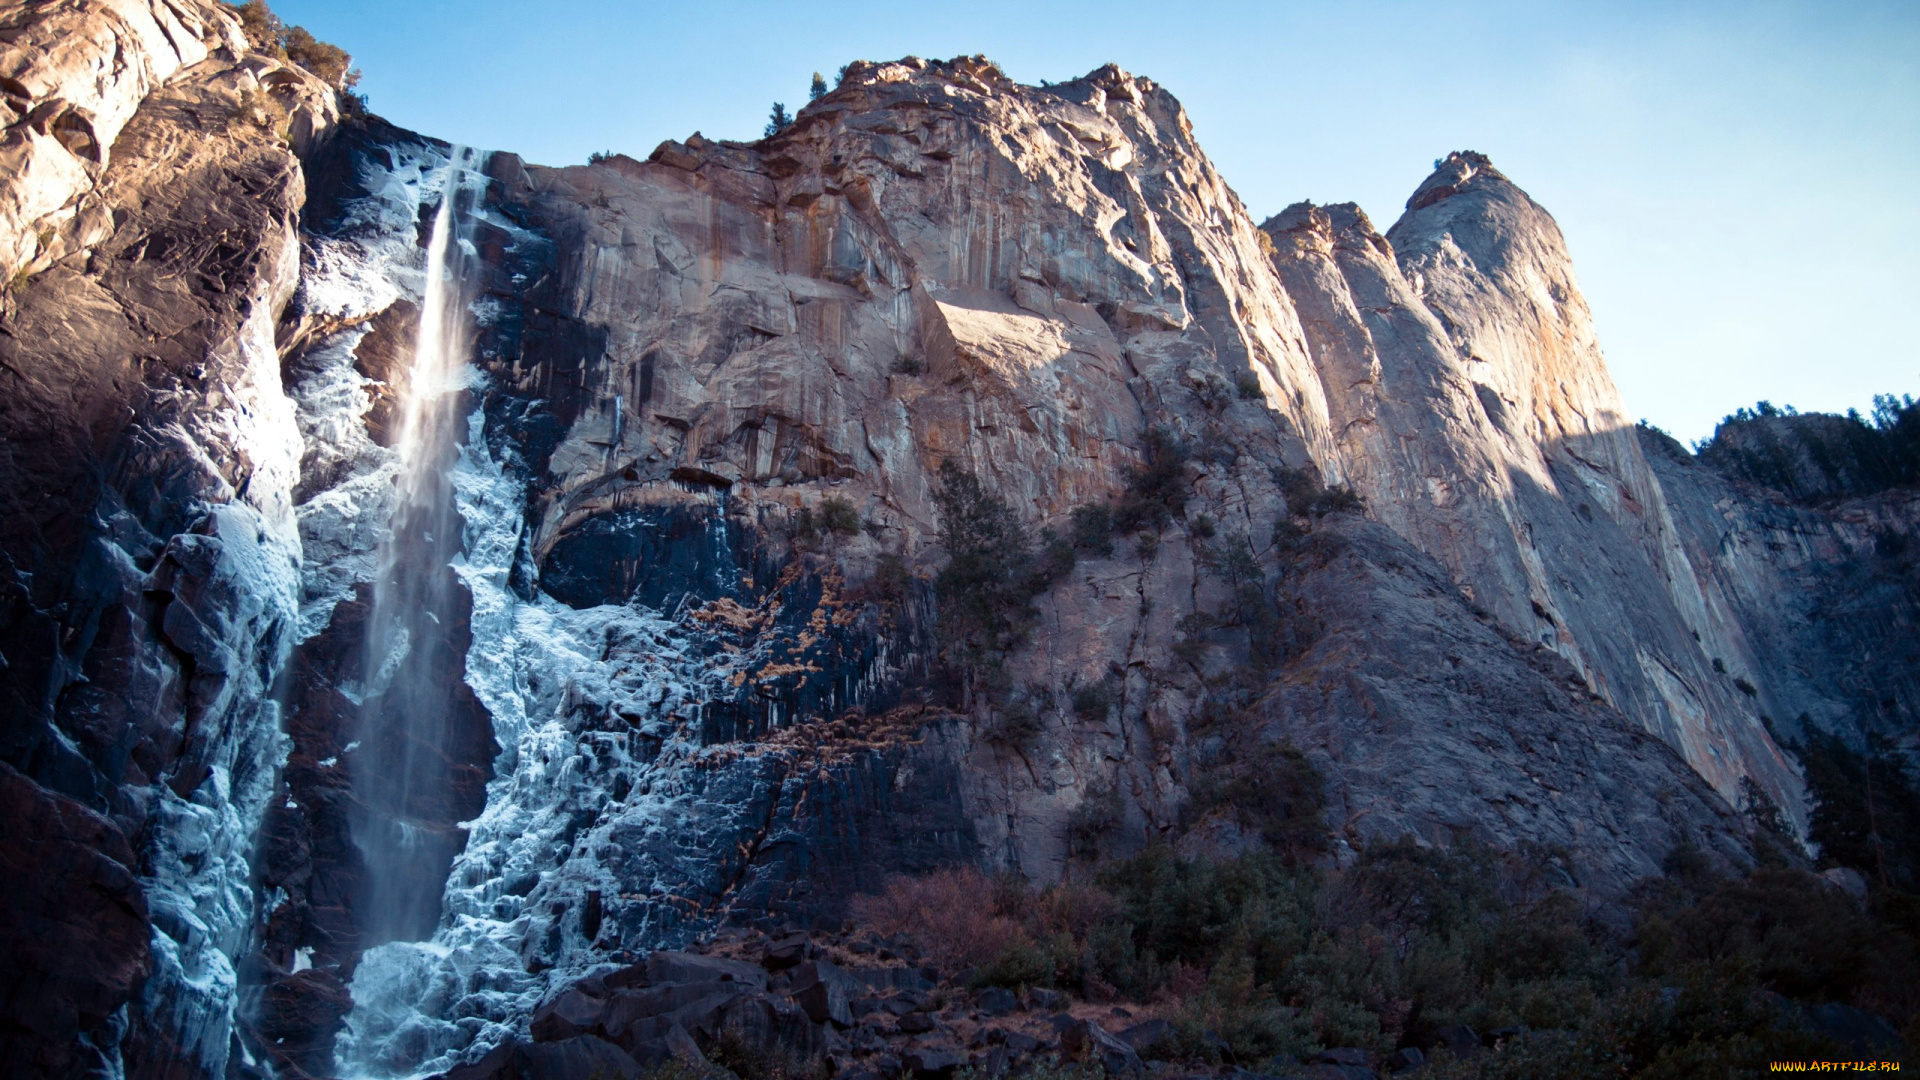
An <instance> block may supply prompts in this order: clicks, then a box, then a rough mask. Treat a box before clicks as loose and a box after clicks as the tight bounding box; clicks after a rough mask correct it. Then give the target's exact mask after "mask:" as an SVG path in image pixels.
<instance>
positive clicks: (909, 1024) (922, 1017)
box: [897, 1012, 935, 1035]
mask: <svg viewBox="0 0 1920 1080" xmlns="http://www.w3.org/2000/svg"><path fill="white" fill-rule="evenodd" d="M897 1026H898V1027H899V1029H900V1030H901V1031H904V1032H906V1033H907V1034H909V1035H920V1034H924V1033H926V1032H929V1031H932V1030H933V1029H934V1026H935V1025H934V1022H933V1017H931V1016H928V1015H927V1014H926V1013H923V1012H910V1013H908V1014H907V1015H905V1016H903V1017H901V1018H900V1022H899V1024H898V1025H897Z"/></svg>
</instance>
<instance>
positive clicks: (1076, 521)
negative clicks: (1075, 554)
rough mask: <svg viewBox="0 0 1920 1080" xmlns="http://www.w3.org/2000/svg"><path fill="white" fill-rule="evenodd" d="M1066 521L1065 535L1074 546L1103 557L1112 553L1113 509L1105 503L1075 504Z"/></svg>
mask: <svg viewBox="0 0 1920 1080" xmlns="http://www.w3.org/2000/svg"><path fill="white" fill-rule="evenodd" d="M1068 521H1069V525H1068V531H1067V536H1068V539H1070V540H1071V541H1072V542H1073V546H1074V547H1077V548H1084V549H1086V550H1087V551H1091V552H1093V553H1094V554H1095V555H1097V556H1099V557H1100V558H1103V559H1104V558H1108V557H1110V556H1111V555H1112V554H1113V511H1112V510H1111V509H1109V508H1108V507H1107V505H1106V504H1105V503H1088V504H1087V505H1085V506H1076V507H1074V508H1073V513H1072V514H1071V515H1069V516H1068Z"/></svg>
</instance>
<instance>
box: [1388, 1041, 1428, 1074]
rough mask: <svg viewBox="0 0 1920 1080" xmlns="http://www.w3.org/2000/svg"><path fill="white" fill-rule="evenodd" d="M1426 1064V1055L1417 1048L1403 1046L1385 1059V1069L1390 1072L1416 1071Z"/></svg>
mask: <svg viewBox="0 0 1920 1080" xmlns="http://www.w3.org/2000/svg"><path fill="white" fill-rule="evenodd" d="M1426 1063H1427V1055H1425V1054H1423V1053H1421V1052H1420V1048H1419V1047H1417V1046H1403V1047H1401V1048H1400V1049H1398V1050H1395V1051H1394V1052H1393V1053H1392V1054H1390V1055H1388V1057H1387V1069H1388V1071H1390V1072H1396V1073H1403V1072H1409V1071H1411V1070H1413V1069H1418V1068H1420V1067H1422V1066H1424V1065H1425V1064H1426Z"/></svg>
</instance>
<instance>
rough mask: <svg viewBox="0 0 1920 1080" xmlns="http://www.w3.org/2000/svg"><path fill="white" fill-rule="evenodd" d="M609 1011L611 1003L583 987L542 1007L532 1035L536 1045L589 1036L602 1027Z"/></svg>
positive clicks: (566, 993)
mask: <svg viewBox="0 0 1920 1080" xmlns="http://www.w3.org/2000/svg"><path fill="white" fill-rule="evenodd" d="M607 1012H608V1003H607V1002H605V1001H603V1000H601V999H599V998H596V997H592V996H590V995H588V994H586V993H585V992H583V991H581V990H580V989H579V988H577V987H576V988H574V989H570V990H567V991H566V992H564V993H562V994H561V995H560V996H559V997H557V998H554V999H553V1000H552V1001H549V1002H548V1003H546V1004H545V1005H542V1006H541V1007H540V1008H539V1009H538V1010H536V1011H535V1012H534V1014H533V1021H532V1023H531V1024H530V1025H529V1027H528V1033H529V1034H531V1035H532V1036H533V1039H534V1041H535V1042H559V1041H561V1040H562V1039H571V1038H573V1037H574V1036H576V1035H586V1034H589V1033H591V1032H593V1031H594V1030H596V1029H597V1028H599V1026H600V1022H601V1019H602V1018H603V1017H604V1016H605V1015H606V1014H607Z"/></svg>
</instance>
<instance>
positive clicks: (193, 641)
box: [0, 2, 337, 1076]
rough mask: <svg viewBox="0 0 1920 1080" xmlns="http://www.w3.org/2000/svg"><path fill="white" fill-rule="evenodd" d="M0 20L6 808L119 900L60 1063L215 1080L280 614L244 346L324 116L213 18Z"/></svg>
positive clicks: (291, 437) (246, 918) (274, 309)
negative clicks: (99, 820) (133, 941)
mask: <svg viewBox="0 0 1920 1080" xmlns="http://www.w3.org/2000/svg"><path fill="white" fill-rule="evenodd" d="M5 18H6V20H7V21H8V24H9V29H8V33H7V34H6V40H7V45H6V46H5V49H6V52H5V59H4V60H0V65H4V67H5V78H4V79H3V80H0V87H3V88H4V89H5V91H6V93H7V94H8V95H9V96H8V103H9V104H8V107H9V109H11V110H12V111H11V112H10V113H8V114H7V116H8V117H9V119H8V127H7V129H6V135H5V149H4V151H0V152H3V153H4V154H5V155H6V156H7V169H6V176H7V180H6V183H5V184H4V185H0V190H3V191H4V196H0V263H3V264H4V265H5V266H6V268H7V270H8V272H9V274H10V275H11V285H10V288H9V291H8V295H7V296H6V297H5V299H4V300H0V304H3V305H4V313H3V315H0V318H3V319H4V323H3V325H0V380H3V381H4V383H5V386H4V389H3V390H0V446H3V447H4V464H3V465H0V503H3V504H4V506H5V511H6V512H5V515H4V516H5V524H4V526H0V546H3V547H4V551H5V557H4V559H5V561H4V567H3V569H4V573H5V578H6V586H5V587H6V590H7V595H8V601H7V615H6V617H5V619H4V624H3V627H0V653H4V656H5V668H4V672H3V673H0V680H3V681H4V688H3V690H0V692H4V695H5V699H6V702H7V704H6V707H5V713H6V721H5V725H4V729H3V730H0V742H3V745H4V756H5V759H6V760H7V761H8V762H9V763H11V764H12V765H13V766H14V767H15V768H17V769H18V770H19V772H20V773H21V774H22V775H23V776H24V777H25V779H23V780H20V781H19V783H22V784H37V785H39V786H40V787H42V788H44V789H47V790H46V792H45V794H44V795H43V796H42V798H46V799H54V798H62V797H64V798H68V799H72V800H77V801H78V802H79V803H81V804H84V805H85V806H86V807H88V808H90V810H92V811H94V812H97V813H99V814H102V815H105V817H106V818H107V819H108V820H110V821H111V822H112V823H113V824H112V826H110V827H108V829H107V833H108V834H109V835H115V836H120V835H123V836H125V837H126V838H128V839H129V840H130V841H131V842H132V844H133V853H132V855H131V856H128V857H125V858H120V857H118V856H116V857H115V860H116V862H118V863H120V864H121V865H125V866H127V867H128V868H129V869H130V871H131V872H132V873H133V874H134V875H135V876H136V877H137V879H138V882H139V886H138V888H137V889H135V888H134V887H133V886H132V885H131V884H129V886H128V889H129V890H131V891H132V893H133V898H132V899H130V900H127V901H126V903H127V904H130V905H133V909H134V910H135V911H136V913H137V914H136V915H134V916H129V917H133V918H137V919H138V920H139V921H140V922H141V923H142V924H143V927H142V929H141V930H140V932H139V933H140V936H141V939H142V940H141V942H140V946H141V947H140V949H139V950H138V951H137V952H136V953H133V954H129V956H128V957H127V958H126V959H125V960H124V961H123V964H124V965H125V969H126V970H131V968H132V967H133V966H135V965H136V964H137V966H138V967H139V968H140V969H142V970H143V971H147V970H150V974H147V975H146V978H145V979H144V982H143V981H141V980H140V979H138V978H137V977H136V978H117V979H116V978H109V975H110V973H111V972H112V971H113V970H114V969H113V968H112V967H111V966H110V965H108V964H107V963H106V962H105V961H103V962H102V964H101V966H100V970H99V972H98V975H97V977H98V978H99V979H100V980H101V982H100V984H99V988H98V989H97V990H96V991H93V992H91V994H90V996H89V997H88V998H87V999H86V1000H85V1002H84V1003H83V1004H82V1005H81V1006H79V1007H80V1009H81V1013H80V1015H82V1016H83V1017H92V1018H94V1019H93V1020H83V1021H82V1023H83V1024H84V1023H98V1022H99V1018H101V1017H107V1018H110V1024H111V1027H112V1030H113V1031H114V1032H116V1033H124V1034H123V1035H120V1034H116V1037H114V1038H110V1039H99V1038H98V1035H97V1033H96V1034H93V1035H85V1034H83V1036H82V1038H81V1041H80V1042H79V1043H76V1044H75V1046H77V1047H79V1049H77V1050H75V1051H74V1052H75V1053H81V1052H82V1051H85V1052H86V1053H91V1054H95V1055H97V1060H95V1061H93V1062H91V1066H93V1067H98V1068H101V1069H104V1070H106V1071H108V1072H113V1071H117V1070H120V1069H122V1068H124V1069H125V1070H126V1071H127V1072H129V1073H132V1074H137V1075H156V1076H157V1075H199V1074H207V1073H217V1072H220V1071H222V1070H223V1069H224V1068H225V1063H226V1060H227V1056H228V1051H229V1042H230V1026H231V1016H232V1012H233V1008H234V1004H235V982H234V972H233V968H232V963H231V960H232V958H233V957H235V956H238V955H239V954H240V953H241V952H242V950H243V948H244V944H245V940H246V937H247V934H248V932H249V929H250V923H251V920H252V917H253V901H252V895H251V890H250V887H249V880H248V879H249V870H248V864H249V859H250V854H251V849H252V846H253V841H254V832H255V828H256V826H257V823H258V821H259V818H260V814H261V811H262V809H263V808H264V805H265V803H266V800H267V798H268V797H269V796H270V794H271V792H272V785H273V782H274V773H275V770H276V768H277V767H278V761H279V754H280V751H281V735H280V733H279V730H278V729H279V722H278V716H277V713H276V711H275V706H274V704H273V702H272V701H271V700H270V698H269V695H268V693H267V691H268V689H269V686H270V684H271V682H272V680H273V678H274V676H275V672H276V670H277V668H278V666H279V664H280V663H281V661H282V660H283V658H284V657H285V655H286V650H287V648H288V647H289V646H290V645H291V644H292V640H293V633H294V616H295V614H296V605H297V601H298V595H297V592H296V591H295V590H296V585H297V573H298V565H299V559H300V546H299V541H298V537H297V536H296V534H295V532H294V528H293V517H292V507H291V502H290V494H291V491H292V488H293V486H294V483H295V481H296V479H297V471H298V462H299V451H298V433H297V432H296V431H295V429H294V427H293V422H292V418H293V417H292V406H291V403H290V402H289V401H288V400H287V399H286V397H285V395H284V394H283V393H282V391H281V387H280V378H279V358H278V355H277V350H276V348H275V343H274V330H275V320H276V317H277V314H278V312H279V310H280V308H281V306H282V305H283V304H284V303H285V302H286V300H287V299H288V298H289V297H290V296H291V295H292V292H293V290H294V288H295V286H296V284H297V281H298V271H299V252H300V245H299V239H298V235H297V231H296V223H297V220H298V215H299V212H300V207H301V205H302V203H303V202H304V200H305V192H304V187H303V183H302V176H301V170H300V166H299V162H298V159H297V158H296V157H295V155H294V152H293V150H292V149H291V148H290V147H289V140H290V139H291V138H293V136H295V135H299V134H301V133H305V134H306V135H311V134H314V133H317V132H318V131H320V130H323V129H324V128H325V127H326V126H327V125H328V124H329V123H331V122H332V120H333V118H334V117H335V116H336V115H337V111H336V108H335V105H334V103H333V91H332V90H331V89H330V88H328V87H326V86H325V85H323V84H321V83H319V82H318V80H315V79H313V78H312V77H311V76H309V75H307V74H305V73H304V72H301V71H299V70H298V69H294V68H290V67H288V66H287V65H285V64H284V63H281V62H279V61H277V60H273V59H270V58H266V57H262V56H259V55H256V54H254V53H251V52H250V51H248V49H247V47H246V45H245V42H244V39H243V38H242V37H241V36H240V34H239V31H238V26H237V23H236V22H235V20H234V17H233V15H232V14H231V13H230V12H228V11H227V10H226V9H225V8H224V7H223V6H222V5H219V4H216V3H210V2H191V3H165V4H161V3H155V4H151V5H149V4H145V3H80V4H65V5H56V6H52V7H48V6H44V5H43V6H37V7H23V6H16V7H15V8H14V9H12V10H11V11H10V12H9V13H8V14H7V15H6V16H5ZM55 792H57V793H58V795H57V796H56V795H55V794H53V793H55ZM116 830H117V831H116ZM5 842H6V843H8V844H15V843H26V842H29V840H28V837H27V836H26V835H24V834H14V835H11V836H10V837H9V838H8V839H7V840H6V841H5ZM100 843H101V848H102V850H103V851H107V852H108V853H109V854H110V855H111V854H112V845H110V844H107V843H106V841H105V840H104V839H103V840H102V841H101V842H100ZM9 850H10V851H11V850H12V849H11V848H10V849H9ZM100 880H101V883H102V884H103V885H104V884H105V880H104V879H100ZM140 892H144V894H145V895H144V906H143V907H142V906H141V905H140V902H139V893H140ZM86 910H89V909H88V908H87V907H85V906H81V907H79V908H77V909H76V911H86ZM148 920H150V925H146V924H147V923H148ZM104 932H105V931H104V929H103V933H104ZM149 933H150V934H151V941H150V946H151V948H150V952H149V950H148V944H149V943H148V941H147V940H146V937H147V935H148V934H149ZM11 940H12V939H10V941H11ZM8 951H9V954H10V955H15V951H14V948H13V946H12V945H9V948H8ZM134 956H137V957H138V960H137V961H136V960H135V959H134V958H133V957H134ZM50 1007H53V1008H55V1009H56V1011H57V1007H58V1006H57V1003H55V1004H54V1005H52V1006H50ZM13 1015H14V1016H16V1017H21V1018H22V1019H23V1020H24V1019H25V1018H29V1017H32V1016H35V1015H38V1014H37V1013H35V1012H34V1011H33V1010H23V1011H19V1012H15V1013H14V1014H13ZM61 1023H64V1024H70V1023H72V1021H71V1020H62V1021H61ZM40 1035H41V1037H44V1038H48V1039H50V1040H56V1041H57V1040H59V1039H60V1038H61V1037H62V1036H61V1035H60V1034H59V1031H58V1030H47V1031H41V1032H40ZM87 1040H95V1041H92V1042H88V1041H87ZM89 1046H90V1047H91V1050H88V1049H87V1048H88V1047H89ZM82 1056H83V1057H84V1056H85V1054H82ZM72 1060H73V1061H74V1062H76V1063H77V1064H75V1065H74V1067H75V1068H79V1067H81V1066H82V1065H85V1064H87V1063H85V1062H81V1061H80V1059H79V1058H74V1059H72ZM49 1068H53V1067H52V1066H51V1065H49ZM53 1071H54V1072H55V1073H58V1072H60V1071H61V1070H60V1069H58V1068H54V1069H53Z"/></svg>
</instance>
